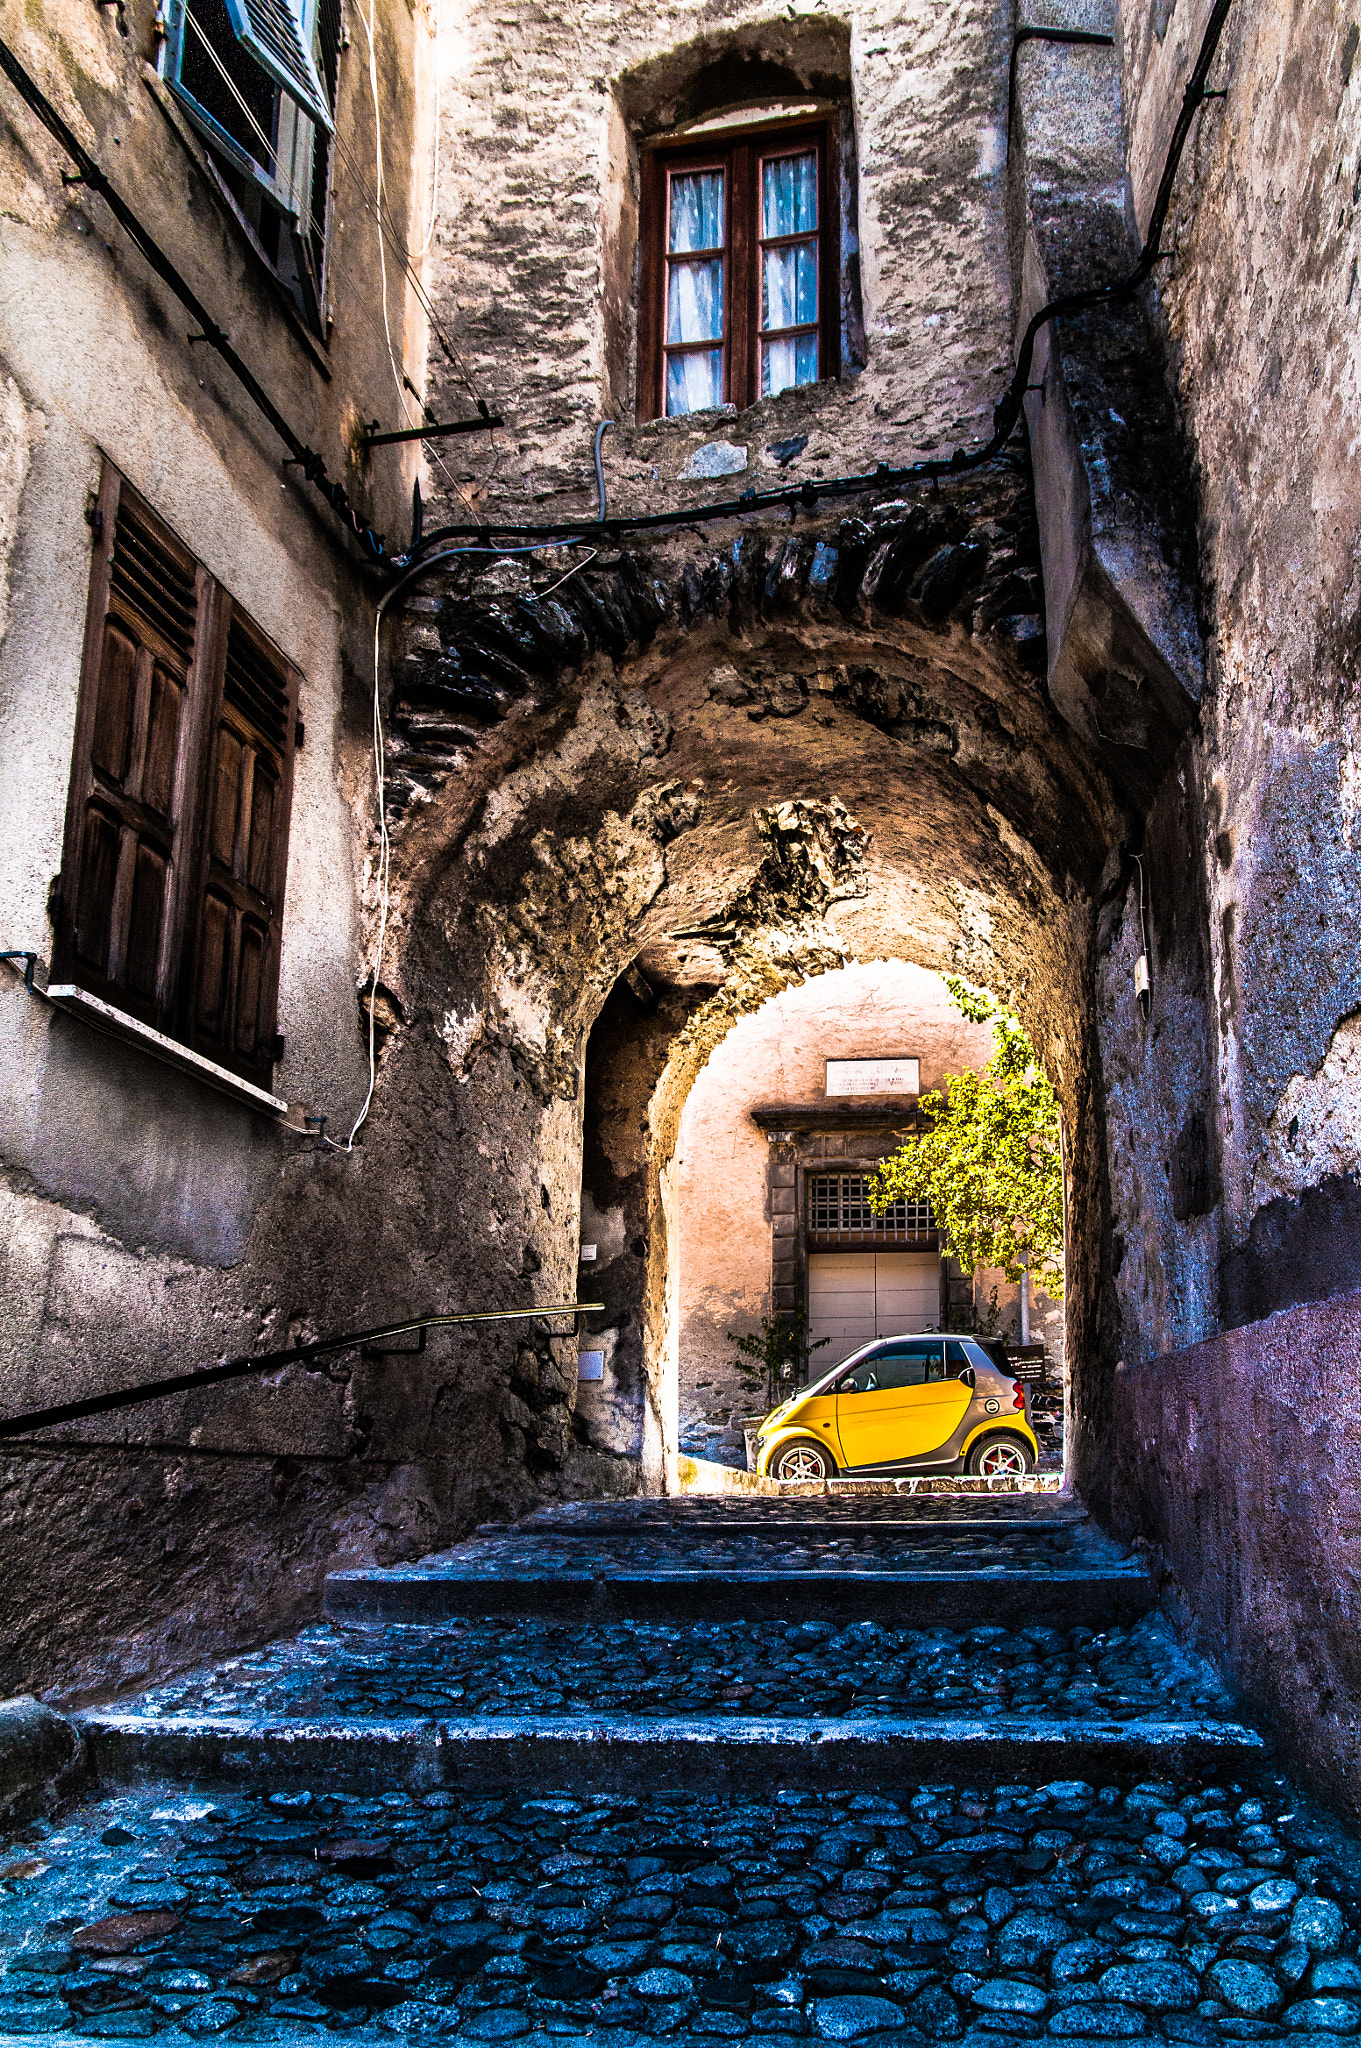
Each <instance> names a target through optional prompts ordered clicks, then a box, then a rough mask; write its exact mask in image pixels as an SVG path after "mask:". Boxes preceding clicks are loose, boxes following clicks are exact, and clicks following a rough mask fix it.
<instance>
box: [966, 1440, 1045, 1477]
mask: <svg viewBox="0 0 1361 2048" xmlns="http://www.w3.org/2000/svg"><path fill="white" fill-rule="evenodd" d="M964 1469H965V1471H966V1472H971V1473H972V1474H973V1476H974V1478H975V1479H1024V1478H1025V1476H1026V1474H1027V1473H1028V1472H1033V1471H1034V1470H1035V1459H1034V1457H1033V1455H1032V1453H1031V1449H1030V1445H1029V1444H1028V1443H1027V1442H1026V1440H1025V1438H1024V1437H1020V1436H1009V1435H1008V1436H1004V1435H1002V1433H1001V1432H1000V1431H999V1432H998V1433H997V1434H996V1435H995V1436H985V1437H983V1438H982V1439H981V1441H980V1442H978V1443H976V1444H975V1445H974V1447H973V1449H972V1450H971V1451H970V1453H969V1455H968V1457H967V1459H966V1460H965V1463H964Z"/></svg>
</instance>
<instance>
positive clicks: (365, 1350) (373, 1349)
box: [359, 1323, 426, 1358]
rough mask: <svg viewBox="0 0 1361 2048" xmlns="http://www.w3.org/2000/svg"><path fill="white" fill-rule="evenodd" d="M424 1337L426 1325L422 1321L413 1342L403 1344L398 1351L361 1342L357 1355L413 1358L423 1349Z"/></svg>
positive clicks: (364, 1356)
mask: <svg viewBox="0 0 1361 2048" xmlns="http://www.w3.org/2000/svg"><path fill="white" fill-rule="evenodd" d="M425 1339H426V1325H425V1324H424V1323H422V1324H421V1327H420V1329H419V1330H418V1331H417V1333H416V1341H415V1343H414V1344H404V1345H403V1346H402V1348H401V1350H400V1351H397V1350H384V1349H383V1347H382V1346H381V1345H379V1344H361V1345H360V1347H359V1356H360V1357H361V1358H415V1357H416V1356H417V1355H418V1354H419V1353H420V1352H422V1351H424V1349H425Z"/></svg>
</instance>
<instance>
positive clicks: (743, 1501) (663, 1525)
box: [478, 1480, 1090, 1536]
mask: <svg viewBox="0 0 1361 2048" xmlns="http://www.w3.org/2000/svg"><path fill="white" fill-rule="evenodd" d="M1032 1483H1033V1482H1032ZM917 1484H918V1491H917V1492H916V1493H915V1494H912V1493H908V1492H903V1493H898V1492H897V1491H896V1490H895V1489H894V1488H892V1487H885V1486H883V1485H882V1484H875V1485H871V1484H870V1483H869V1482H867V1481H846V1482H844V1483H840V1484H838V1485H837V1487H836V1490H835V1491H834V1492H831V1493H827V1494H822V1493H819V1492H816V1491H814V1490H813V1489H812V1488H794V1487H790V1488H788V1489H787V1490H784V1491H782V1492H780V1493H778V1494H735V1495H734V1494H690V1495H681V1496H679V1497H677V1496H676V1495H671V1496H668V1497H667V1498H665V1499H657V1500H600V1501H563V1502H559V1503H557V1504H555V1505H554V1506H553V1507H548V1508H540V1509H539V1510H538V1511H537V1512H536V1513H535V1514H532V1515H528V1516H526V1518H525V1520H524V1521H523V1522H519V1523H517V1524H516V1525H515V1526H516V1527H517V1528H518V1529H522V1530H539V1529H548V1530H553V1531H557V1532H558V1533H560V1534H561V1533H563V1532H567V1531H576V1530H580V1529H590V1530H605V1529H615V1530H617V1531H619V1532H620V1533H621V1534H622V1533H626V1532H629V1531H633V1530H647V1529H653V1528H656V1529H668V1530H671V1529H681V1530H684V1529H705V1530H707V1529H714V1530H722V1529H730V1530H732V1532H733V1533H734V1534H738V1535H751V1534H752V1533H753V1532H756V1533H759V1532H760V1531H761V1530H762V1529H763V1528H767V1529H768V1528H770V1527H771V1526H781V1527H784V1526H787V1527H788V1528H789V1529H790V1530H791V1531H792V1530H793V1529H796V1528H797V1529H801V1530H804V1531H807V1532H809V1533H814V1534H815V1533H816V1532H817V1531H819V1530H826V1529H828V1528H836V1529H840V1528H842V1527H843V1526H844V1525H845V1524H846V1523H855V1524H857V1525H861V1524H863V1525H864V1528H865V1530H866V1531H873V1530H874V1529H876V1528H878V1527H879V1526H880V1525H887V1526H889V1527H890V1528H897V1527H901V1528H902V1530H903V1531H904V1533H905V1534H909V1535H910V1534H911V1533H912V1530H913V1528H914V1526H915V1525H916V1524H918V1523H921V1522H927V1523H941V1522H944V1523H959V1522H964V1523H971V1522H1007V1523H1010V1522H1019V1523H1023V1524H1029V1523H1036V1522H1037V1523H1040V1524H1042V1525H1043V1526H1044V1527H1046V1528H1048V1527H1052V1526H1054V1525H1056V1524H1059V1523H1062V1524H1063V1525H1064V1526H1065V1527H1071V1528H1074V1529H1080V1528H1084V1527H1086V1526H1088V1524H1089V1520H1090V1518H1089V1516H1088V1515H1087V1512H1086V1510H1085V1509H1084V1508H1083V1507H1082V1506H1081V1504H1080V1503H1079V1502H1077V1501H1075V1500H1074V1499H1073V1498H1072V1496H1071V1495H1067V1494H1062V1493H1059V1492H1058V1491H1053V1492H1020V1491H1017V1490H1015V1489H1014V1488H1010V1487H1003V1486H1001V1485H999V1484H996V1483H994V1484H993V1485H989V1484H987V1483H986V1482H984V1481H982V1480H979V1481H971V1482H961V1481H958V1480H949V1481H947V1480H921V1481H919V1482H917ZM507 1526H508V1525H507V1524H505V1523H503V1522H485V1523H483V1525H482V1527H481V1529H480V1530H479V1532H478V1533H479V1534H480V1535H493V1536H497V1535H504V1534H505V1533H506V1529H507Z"/></svg>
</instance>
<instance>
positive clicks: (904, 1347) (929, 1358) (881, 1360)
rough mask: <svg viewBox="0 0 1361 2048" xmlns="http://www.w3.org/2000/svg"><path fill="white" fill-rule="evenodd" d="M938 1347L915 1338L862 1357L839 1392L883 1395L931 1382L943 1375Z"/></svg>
mask: <svg viewBox="0 0 1361 2048" xmlns="http://www.w3.org/2000/svg"><path fill="white" fill-rule="evenodd" d="M941 1352H942V1347H941V1346H940V1344H939V1343H937V1342H935V1341H934V1340H933V1339H931V1338H929V1337H926V1338H917V1339H914V1340H913V1341H912V1342H910V1343H906V1344H895V1345H894V1346H892V1348H891V1349H888V1350H884V1351H877V1352H875V1353H874V1354H873V1356H872V1357H870V1358H862V1359H861V1361H860V1363H859V1365H857V1366H856V1368H855V1370H854V1371H853V1372H849V1373H847V1375H846V1377H845V1379H844V1380H842V1381H841V1383H840V1390H841V1391H842V1392H843V1393H847V1394H849V1393H850V1392H852V1391H854V1392H856V1393H858V1394H886V1393H892V1392H895V1391H897V1390H898V1389H899V1388H902V1387H920V1386H922V1385H923V1384H925V1383H926V1382H929V1381H931V1380H940V1379H943V1378H944V1376H945V1368H944V1363H943V1360H942V1355H941Z"/></svg>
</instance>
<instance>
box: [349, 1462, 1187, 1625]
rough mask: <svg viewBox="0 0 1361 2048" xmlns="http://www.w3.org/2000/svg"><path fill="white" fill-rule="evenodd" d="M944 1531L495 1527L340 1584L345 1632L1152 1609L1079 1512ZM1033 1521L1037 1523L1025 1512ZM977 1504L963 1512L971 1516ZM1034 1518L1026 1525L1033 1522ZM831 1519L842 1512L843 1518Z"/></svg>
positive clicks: (812, 1522) (606, 1514) (569, 1519)
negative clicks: (470, 1619) (532, 1619)
mask: <svg viewBox="0 0 1361 2048" xmlns="http://www.w3.org/2000/svg"><path fill="white" fill-rule="evenodd" d="M977 1503H978V1496H976V1495H975V1496H971V1497H969V1498H968V1500H967V1507H968V1508H969V1510H970V1512H969V1513H967V1514H966V1513H963V1512H956V1513H954V1514H952V1515H941V1514H939V1513H938V1512H937V1513H933V1512H932V1509H933V1508H936V1507H937V1505H938V1504H937V1503H936V1502H935V1501H931V1502H926V1503H922V1505H921V1506H920V1507H918V1508H916V1509H915V1512H913V1511H912V1510H913V1507H914V1504H911V1503H907V1504H904V1503H902V1502H901V1501H898V1500H896V1499H895V1500H894V1501H892V1502H888V1501H884V1502H882V1503H874V1504H873V1506H874V1507H875V1508H876V1509H877V1512H867V1503H866V1502H865V1501H864V1500H863V1499H857V1500H854V1501H837V1502H831V1501H825V1502H824V1501H822V1500H812V1501H807V1502H798V1503H792V1502H791V1503H789V1504H788V1505H787V1504H786V1503H785V1502H783V1501H768V1500H763V1501H753V1502H750V1503H746V1502H744V1503H732V1504H731V1505H728V1504H725V1505H724V1507H723V1508H722V1509H721V1510H719V1509H718V1508H717V1507H716V1504H714V1503H710V1502H703V1503H700V1502H694V1503H686V1504H684V1505H682V1504H673V1503H671V1502H657V1503H651V1502H639V1503H629V1504H623V1503H614V1504H612V1505H611V1506H610V1507H609V1508H608V1509H604V1510H597V1511H596V1512H595V1513H594V1514H591V1513H584V1512H582V1511H581V1510H580V1509H577V1510H572V1509H553V1510H547V1511H544V1512H542V1513H540V1514H538V1515H535V1516H534V1517H533V1518H532V1519H531V1520H530V1521H529V1522H527V1523H525V1524H523V1525H521V1526H519V1527H517V1528H514V1529H507V1528H502V1527H497V1526H490V1527H486V1528H483V1529H480V1530H479V1531H478V1532H477V1534H476V1536H474V1537H473V1538H472V1539H471V1540H469V1541H468V1542H466V1543H461V1544H458V1545H457V1546H456V1547H455V1548H454V1549H452V1550H449V1551H445V1552H442V1553H440V1554H438V1555H436V1556H433V1557H426V1558H422V1559H421V1560H420V1561H419V1562H418V1563H416V1564H412V1565H398V1566H393V1567H389V1568H387V1569H385V1570H377V1569H372V1570H362V1569H361V1570H354V1571H344V1572H333V1573H332V1574H331V1575H330V1577H329V1578H328V1579H327V1582H326V1602H325V1606H326V1613H327V1614H328V1615H329V1616H330V1617H331V1618H332V1619H334V1620H351V1621H361V1620H362V1621H369V1622H398V1621H402V1622H432V1621H438V1620H441V1619H447V1618H449V1617H452V1616H456V1615H476V1614H482V1615H490V1614H505V1613H526V1612H529V1613H535V1614H552V1615H559V1616H565V1617H575V1618H579V1619H587V1618H589V1619H591V1620H594V1621H597V1622H605V1621H607V1620H615V1619H625V1618H629V1617H656V1618H659V1619H665V1618H666V1617H667V1616H669V1615H670V1614H672V1613H674V1612H675V1611H676V1603H677V1601H681V1602H682V1603H683V1605H684V1610H685V1611H686V1612H687V1613H689V1614H692V1615H697V1616H700V1615H702V1616H709V1617H713V1618H715V1619H722V1618H733V1617H741V1618H743V1619H745V1620H748V1621H771V1620H784V1621H793V1620H800V1619H808V1620H812V1619H829V1620H830V1619H835V1620H839V1621H848V1620H853V1619H857V1618H863V1619H867V1620H868V1619H874V1620H881V1621H898V1622H905V1623H910V1624H912V1625H914V1626H918V1627H925V1626H930V1625H931V1624H933V1623H936V1624H940V1623H949V1624H952V1625H955V1626H968V1625H970V1624H973V1623H979V1622H986V1621H989V1620H996V1621H999V1622H1002V1623H1004V1624H1006V1625H1008V1626H1013V1627H1019V1626H1021V1625H1023V1623H1024V1622H1025V1621H1027V1620H1035V1619H1055V1620H1058V1619H1061V1618H1066V1619H1067V1620H1069V1621H1082V1622H1091V1623H1097V1624H1099V1623H1101V1622H1103V1621H1105V1620H1107V1619H1111V1618H1113V1617H1119V1618H1122V1619H1127V1618H1130V1617H1133V1616H1136V1615H1138V1614H1140V1613H1142V1612H1144V1611H1145V1610H1146V1609H1147V1608H1148V1607H1150V1606H1151V1605H1152V1604H1153V1600H1154V1589H1153V1586H1152V1584H1151V1582H1150V1580H1149V1577H1148V1574H1147V1571H1146V1570H1145V1568H1144V1565H1143V1563H1142V1561H1141V1560H1139V1559H1137V1558H1131V1557H1129V1556H1128V1555H1126V1554H1124V1553H1122V1552H1121V1551H1120V1549H1119V1548H1118V1546H1116V1545H1115V1544H1113V1543H1111V1542H1110V1541H1109V1539H1107V1538H1106V1537H1104V1536H1103V1535H1102V1534H1101V1533H1100V1532H1099V1531H1098V1530H1096V1529H1094V1528H1093V1527H1092V1526H1091V1525H1090V1524H1088V1523H1087V1522H1086V1521H1085V1518H1083V1517H1082V1516H1081V1514H1080V1512H1078V1513H1074V1512H1073V1511H1072V1510H1071V1509H1069V1510H1067V1511H1062V1512H1055V1506H1054V1503H1053V1502H1052V1499H1051V1498H1049V1497H1045V1496H1033V1495H1032V1496H1021V1495H1016V1496H1011V1497H1009V1498H1008V1500H1007V1502H1006V1508H1005V1510H1002V1509H1001V1507H1000V1503H999V1511H997V1512H995V1513H993V1514H991V1515H980V1514H979V1513H978V1511H977ZM1032 1503H1033V1506H1032ZM965 1504H966V1503H963V1502H962V1503H960V1507H961V1508H962V1507H963V1506H964V1505H965ZM1023 1509H1028V1510H1029V1512H1022V1510H1023ZM833 1510H835V1512H833Z"/></svg>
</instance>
